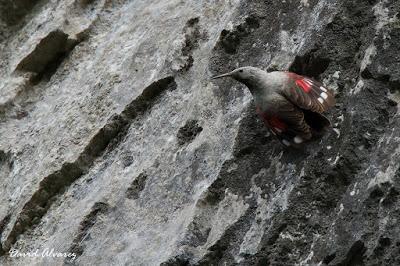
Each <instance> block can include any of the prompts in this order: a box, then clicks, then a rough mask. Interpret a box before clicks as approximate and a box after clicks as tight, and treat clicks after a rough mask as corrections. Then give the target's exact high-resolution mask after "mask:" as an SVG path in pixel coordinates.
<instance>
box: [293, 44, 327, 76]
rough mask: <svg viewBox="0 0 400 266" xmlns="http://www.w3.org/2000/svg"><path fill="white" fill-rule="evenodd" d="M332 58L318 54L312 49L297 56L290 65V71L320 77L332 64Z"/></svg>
mask: <svg viewBox="0 0 400 266" xmlns="http://www.w3.org/2000/svg"><path fill="white" fill-rule="evenodd" d="M330 62H331V61H330V59H328V58H324V57H321V56H318V55H316V50H312V51H310V52H309V53H306V54H305V55H303V56H296V58H295V59H294V62H293V63H292V65H291V66H290V67H289V71H291V72H294V73H297V74H299V75H304V76H307V77H312V78H315V79H319V76H320V75H321V74H322V73H324V72H325V70H326V69H327V68H328V66H329V64H330Z"/></svg>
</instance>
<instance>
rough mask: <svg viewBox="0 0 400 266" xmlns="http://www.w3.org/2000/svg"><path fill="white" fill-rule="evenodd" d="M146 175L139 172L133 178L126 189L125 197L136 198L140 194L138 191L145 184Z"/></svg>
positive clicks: (140, 190)
mask: <svg viewBox="0 0 400 266" xmlns="http://www.w3.org/2000/svg"><path fill="white" fill-rule="evenodd" d="M146 180H147V175H146V174H144V173H141V174H140V175H139V176H138V177H136V178H135V180H133V182H132V184H131V185H130V186H129V188H128V189H127V190H126V197H127V198H128V199H138V198H139V196H140V192H142V190H143V189H144V188H145V186H146Z"/></svg>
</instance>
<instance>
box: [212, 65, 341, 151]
mask: <svg viewBox="0 0 400 266" xmlns="http://www.w3.org/2000/svg"><path fill="white" fill-rule="evenodd" d="M224 77H230V78H233V79H235V80H236V81H239V82H241V83H243V84H244V85H246V86H247V88H248V89H249V90H250V93H251V94H252V96H253V99H254V103H255V106H256V112H257V114H258V115H259V117H260V118H261V119H262V121H263V122H264V124H265V125H266V127H267V128H269V129H270V131H271V132H272V134H274V135H275V136H276V137H277V138H278V139H279V141H280V142H281V143H282V144H283V145H285V146H293V147H295V148H299V147H300V146H302V145H303V144H304V143H306V142H309V141H311V140H313V139H315V138H318V137H320V136H322V135H323V134H324V132H326V130H327V129H328V128H329V127H330V126H331V123H330V121H329V119H328V118H327V117H325V116H324V115H323V114H322V113H323V112H325V111H327V110H328V109H329V108H331V107H333V106H334V105H335V97H334V94H333V92H332V91H331V90H329V89H328V88H327V87H326V86H324V85H323V84H322V83H320V82H318V81H316V80H314V79H312V78H309V77H305V76H302V75H298V74H296V73H293V72H289V71H273V72H267V71H264V70H262V69H260V68H257V67H251V66H246V67H240V68H237V69H235V70H233V71H231V72H228V73H225V74H222V75H217V76H214V77H211V78H212V79H219V78H224Z"/></svg>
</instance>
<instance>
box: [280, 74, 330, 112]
mask: <svg viewBox="0 0 400 266" xmlns="http://www.w3.org/2000/svg"><path fill="white" fill-rule="evenodd" d="M287 74H288V76H289V83H288V85H287V86H285V87H283V88H282V89H281V94H282V95H283V96H284V97H286V98H287V99H288V100H289V101H291V102H292V103H293V104H294V105H296V106H298V107H300V108H302V109H305V110H310V111H313V112H317V113H322V112H324V111H326V110H327V109H329V108H330V107H332V106H334V105H335V97H334V95H333V93H332V92H331V91H330V90H329V89H327V88H325V87H324V86H323V85H322V84H321V83H320V82H318V81H315V80H313V79H310V78H307V77H304V76H300V75H297V74H294V73H290V72H287Z"/></svg>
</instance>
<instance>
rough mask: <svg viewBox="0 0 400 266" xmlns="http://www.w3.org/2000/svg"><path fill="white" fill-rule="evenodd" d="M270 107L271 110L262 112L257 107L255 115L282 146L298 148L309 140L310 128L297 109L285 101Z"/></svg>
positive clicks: (267, 109) (310, 135)
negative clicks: (256, 114)
mask: <svg viewBox="0 0 400 266" xmlns="http://www.w3.org/2000/svg"><path fill="white" fill-rule="evenodd" d="M271 106H273V108H266V109H264V110H261V108H259V107H257V113H258V115H259V116H260V117H261V118H262V120H263V122H264V123H265V125H266V126H267V127H268V128H269V129H270V130H271V131H272V133H273V134H274V135H276V136H277V137H278V139H279V140H280V141H281V142H282V143H283V144H284V145H286V146H299V145H300V144H301V143H303V142H305V141H307V140H309V139H311V137H312V132H311V129H310V126H309V125H308V124H307V123H306V121H305V119H304V114H303V112H302V111H301V110H300V109H299V108H297V107H296V106H294V105H293V104H292V103H291V102H289V101H286V100H283V101H282V100H281V101H277V102H275V103H274V104H273V105H271ZM277 110H278V111H277Z"/></svg>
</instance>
